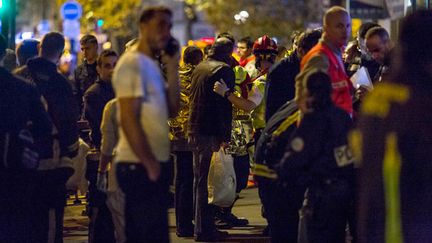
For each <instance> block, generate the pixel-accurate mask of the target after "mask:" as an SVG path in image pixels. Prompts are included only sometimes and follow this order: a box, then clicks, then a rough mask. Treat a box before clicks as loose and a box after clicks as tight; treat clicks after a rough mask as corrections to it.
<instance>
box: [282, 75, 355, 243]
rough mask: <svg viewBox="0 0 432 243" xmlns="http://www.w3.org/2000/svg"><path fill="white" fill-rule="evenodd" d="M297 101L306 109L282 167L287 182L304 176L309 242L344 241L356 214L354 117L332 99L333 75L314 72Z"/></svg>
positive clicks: (283, 180)
mask: <svg viewBox="0 0 432 243" xmlns="http://www.w3.org/2000/svg"><path fill="white" fill-rule="evenodd" d="M305 81H306V83H305V84H304V86H305V89H302V93H301V97H298V99H297V103H298V105H299V107H300V110H301V111H302V112H303V113H304V115H303V118H302V119H301V122H300V125H299V127H298V129H297V130H296V131H295V132H294V134H293V136H292V138H291V139H290V141H289V142H288V145H287V148H286V152H285V154H284V156H283V158H282V161H281V164H280V165H279V170H278V173H279V178H280V180H281V181H282V182H283V184H288V185H290V184H292V183H294V182H293V180H292V178H296V175H298V174H305V177H304V178H303V179H308V180H306V183H307V185H308V191H307V193H306V198H305V202H304V205H303V208H302V210H301V214H300V217H301V219H300V220H301V221H303V220H304V221H303V222H301V223H304V224H303V225H304V226H305V228H304V230H305V232H304V231H303V228H302V227H300V232H299V234H300V236H302V235H304V236H306V237H307V241H308V242H334V243H338V242H345V227H346V224H347V221H348V217H349V215H350V213H351V212H352V209H351V207H352V203H353V194H354V192H353V190H354V188H353V177H354V176H353V174H354V171H353V170H354V169H353V156H352V155H351V153H350V150H349V148H348V146H347V134H348V130H349V129H350V127H351V124H352V120H351V118H350V116H349V115H348V113H347V112H346V111H344V110H342V109H340V108H337V107H336V106H335V105H334V104H333V102H332V100H331V95H330V94H331V92H332V87H331V83H330V79H329V76H328V75H327V74H325V73H323V72H312V73H310V75H309V76H308V77H306V79H305Z"/></svg>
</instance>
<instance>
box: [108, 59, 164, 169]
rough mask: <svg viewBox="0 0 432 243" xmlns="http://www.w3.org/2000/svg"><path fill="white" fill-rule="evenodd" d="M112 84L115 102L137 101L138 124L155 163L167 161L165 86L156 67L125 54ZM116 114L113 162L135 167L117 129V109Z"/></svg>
mask: <svg viewBox="0 0 432 243" xmlns="http://www.w3.org/2000/svg"><path fill="white" fill-rule="evenodd" d="M112 83H113V87H114V90H115V93H116V97H117V98H118V99H119V98H133V97H139V98H141V114H140V122H141V126H142V128H143V131H144V133H145V134H146V137H147V140H148V143H149V145H150V148H151V150H152V152H153V155H154V156H155V158H156V159H157V160H158V161H161V162H163V161H168V159H169V153H170V142H169V138H168V132H169V128H168V122H167V120H168V107H167V102H166V95H165V87H166V86H165V81H164V78H163V77H162V74H161V71H160V68H159V66H158V65H157V63H156V62H155V61H154V60H153V59H151V58H149V57H148V56H146V55H144V54H142V53H140V52H138V51H137V50H131V51H129V52H126V53H125V54H124V55H123V56H122V57H121V58H120V60H119V62H118V63H117V66H116V67H115V69H114V74H113V80H112ZM117 105H118V104H117ZM118 110H119V112H117V121H118V124H119V125H120V129H119V132H120V133H119V142H118V144H117V147H116V158H115V161H116V162H129V163H139V162H140V161H139V159H138V157H137V156H136V155H135V153H134V152H133V151H132V148H131V147H130V145H129V142H128V141H127V139H126V137H125V134H124V131H123V128H122V127H121V123H120V113H121V110H120V108H119V107H118Z"/></svg>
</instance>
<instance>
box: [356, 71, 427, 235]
mask: <svg viewBox="0 0 432 243" xmlns="http://www.w3.org/2000/svg"><path fill="white" fill-rule="evenodd" d="M415 75H416V74H413V75H412V76H410V77H408V79H409V78H412V79H411V80H407V82H410V84H409V86H408V85H401V84H393V83H387V82H386V81H384V82H382V83H380V84H378V85H376V87H375V89H374V91H373V92H371V93H370V94H369V95H368V96H367V97H366V98H365V100H364V102H363V105H362V111H361V117H360V119H359V126H358V127H359V132H358V133H355V134H357V135H358V136H359V137H358V139H354V140H355V141H361V142H360V143H356V145H357V146H355V147H356V148H358V150H359V151H358V152H359V155H361V156H360V158H361V159H362V160H361V168H360V180H359V195H358V198H359V201H358V205H359V206H360V210H359V213H358V224H359V226H360V227H359V228H360V231H359V242H374V243H375V242H376V243H381V242H389V241H388V240H386V239H385V235H386V233H387V232H386V229H387V230H388V229H396V230H398V231H397V232H400V233H401V236H402V239H403V241H404V242H429V241H430V239H432V231H431V230H430V225H432V217H431V215H432V206H431V205H432V177H431V175H432V126H431V124H432V113H431V112H430V111H431V110H432V80H431V79H430V78H429V80H427V78H426V77H427V76H426V75H424V76H423V75H421V76H423V77H414V76H415ZM422 78H423V80H421V79H422ZM425 79H426V80H425ZM398 222H399V223H400V225H399V224H398ZM394 226H395V227H396V228H394ZM399 226H400V228H399V229H398V227H399ZM388 227H390V228H388ZM392 227H393V228H392Z"/></svg>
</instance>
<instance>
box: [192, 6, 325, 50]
mask: <svg viewBox="0 0 432 243" xmlns="http://www.w3.org/2000/svg"><path fill="white" fill-rule="evenodd" d="M185 1H186V3H188V4H190V5H192V6H194V7H195V8H196V9H197V11H204V12H205V16H206V20H207V21H208V22H209V23H210V24H212V25H214V26H215V27H216V29H217V30H218V31H220V32H224V31H230V32H232V33H233V34H234V35H235V36H236V37H237V38H241V37H243V36H251V37H252V38H257V37H259V36H262V35H264V34H267V35H270V36H273V37H276V38H278V39H279V40H280V41H281V42H282V43H288V42H289V37H290V35H291V33H292V32H293V31H294V30H303V29H304V28H305V25H306V24H307V23H309V22H320V21H321V16H322V11H323V10H322V8H321V7H320V6H321V1H320V0H304V1H294V0H236V1H233V0H232V1H227V0H185ZM243 10H244V11H247V12H248V13H249V17H248V18H247V19H246V20H245V21H243V22H242V21H236V20H235V19H234V15H235V14H238V13H239V12H240V11H243Z"/></svg>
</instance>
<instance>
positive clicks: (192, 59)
mask: <svg viewBox="0 0 432 243" xmlns="http://www.w3.org/2000/svg"><path fill="white" fill-rule="evenodd" d="M203 57H204V54H203V52H202V51H201V49H199V48H198V47H196V46H188V47H186V49H185V50H184V52H183V62H184V63H185V64H191V65H198V63H200V62H201V61H202V60H203Z"/></svg>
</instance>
